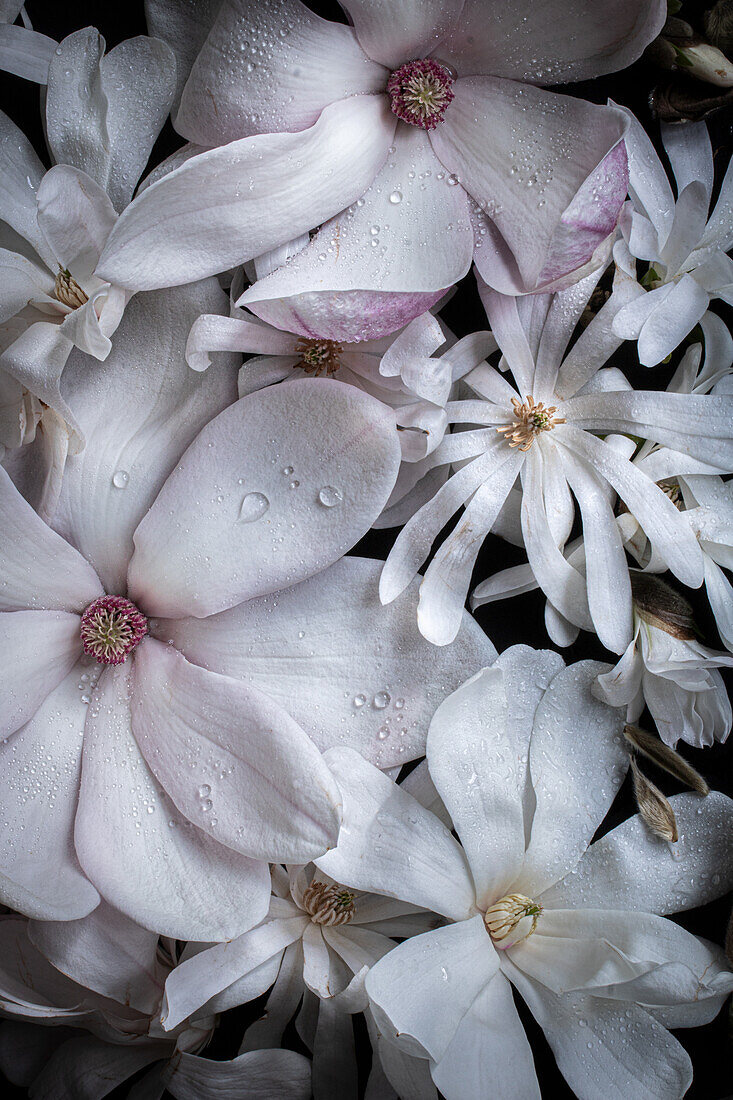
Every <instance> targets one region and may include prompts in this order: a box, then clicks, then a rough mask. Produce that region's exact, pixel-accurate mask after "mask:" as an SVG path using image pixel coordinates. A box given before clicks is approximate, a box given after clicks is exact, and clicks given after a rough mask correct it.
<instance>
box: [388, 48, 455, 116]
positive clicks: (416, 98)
mask: <svg viewBox="0 0 733 1100" xmlns="http://www.w3.org/2000/svg"><path fill="white" fill-rule="evenodd" d="M453 81H454V78H453V77H452V76H451V74H450V73H449V72H448V70H447V69H446V68H444V67H443V66H442V65H440V64H439V63H438V62H437V61H433V60H432V58H429V57H426V58H425V59H424V60H422V61H408V62H407V63H406V64H405V65H402V66H400V68H399V69H396V70H395V71H394V72H393V73H392V75H391V76H390V78H389V80H388V81H387V92H388V94H389V96H390V99H391V100H392V110H393V112H394V113H395V114H396V115H397V117H398V118H401V119H402V121H403V122H409V123H410V125H411V126H420V127H421V128H422V129H423V130H433V129H434V128H435V127H436V126H437V125H438V123H439V122H442V121H443V115H444V114H445V111H446V107H448V106H449V104H450V103H451V101H452V100H453V91H452V86H453Z"/></svg>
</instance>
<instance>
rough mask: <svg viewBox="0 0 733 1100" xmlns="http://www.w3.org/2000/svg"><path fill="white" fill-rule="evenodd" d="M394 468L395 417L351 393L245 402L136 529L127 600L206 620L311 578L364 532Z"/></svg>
mask: <svg viewBox="0 0 733 1100" xmlns="http://www.w3.org/2000/svg"><path fill="white" fill-rule="evenodd" d="M284 439H285V440H288V439H290V440H291V441H292V442H290V443H289V444H288V445H287V447H285V446H284V445H283V443H282V440H284ZM281 448H282V449H281ZM399 462H400V445H399V439H398V434H397V432H396V430H395V421H394V414H393V412H392V410H391V409H390V408H388V407H387V406H386V405H383V404H382V403H381V402H379V401H377V400H375V399H374V398H372V397H369V396H368V395H367V394H365V393H362V392H361V391H360V390H357V389H356V388H355V387H354V386H347V385H345V384H344V383H342V382H336V381H333V380H331V379H325V378H324V379H320V380H319V382H318V383H317V384H314V383H313V381H312V380H310V379H302V380H295V381H292V382H288V383H287V384H285V385H279V386H273V387H270V388H268V389H266V390H260V391H258V392H257V393H253V394H250V395H249V396H248V397H244V398H242V399H241V400H240V401H238V402H237V403H236V404H234V405H232V406H231V407H230V408H229V409H227V410H225V411H224V412H223V413H221V414H220V415H219V416H218V417H216V419H215V420H213V421H211V423H210V424H208V425H207V427H206V428H204V430H203V431H202V432H201V433H200V434H199V436H198V438H197V439H196V440H195V441H194V443H193V444H192V445H191V446H190V447H189V449H188V451H187V452H186V454H185V456H184V457H183V459H182V461H181V463H180V464H179V466H178V467H177V469H176V470H175V471H174V472H173V473H172V474H171V476H170V477H169V478H168V481H167V482H166V484H165V485H164V487H163V489H162V490H161V491H160V493H159V494H158V498H157V500H156V502H155V505H154V506H153V507H152V508H151V509H150V511H149V513H148V514H147V516H146V517H145V518H144V519H143V521H142V522H141V523H140V524H139V526H138V528H137V530H136V532H135V537H134V540H135V553H134V555H133V558H132V560H131V562H130V568H129V585H130V589H131V591H132V592H133V593H134V594H135V595H134V596H133V598H139V599H140V600H141V603H142V605H143V606H145V607H146V608H147V609H148V611H149V612H150V613H152V614H156V615H169V616H175V615H187V614H188V615H190V614H194V615H195V616H196V617H203V616H205V615H209V614H213V613H214V612H217V611H221V610H224V609H225V608H227V607H232V606H234V605H235V604H238V603H240V602H241V601H242V600H244V599H251V598H252V597H253V596H260V595H264V594H266V593H268V592H273V591H276V590H278V589H280V588H284V587H288V586H289V585H291V584H294V583H295V582H296V581H300V580H304V579H305V578H306V577H309V576H312V575H313V574H314V573H317V572H319V571H320V570H322V569H324V568H325V567H326V566H327V565H330V564H331V563H332V562H334V561H335V560H336V559H337V558H339V557H341V556H342V555H343V554H344V553H345V552H346V551H347V550H349V549H350V548H351V547H352V546H353V545H354V543H355V542H356V541H357V540H358V539H359V538H360V537H361V536H362V535H363V534H364V533H365V532H366V531H367V530H368V529H369V527H370V526H371V524H372V523H373V521H374V519H376V517H377V516H378V515H379V513H380V512H381V511H382V508H383V507H384V505H385V504H386V502H387V499H388V497H389V494H390V492H391V490H392V486H393V485H394V481H395V478H396V476H397V469H398V466H399ZM291 467H292V470H294V471H295V473H296V480H297V481H298V482H299V484H298V485H297V487H296V488H294V489H291V488H290V473H289V472H288V471H289V470H290V469H291ZM223 471H226V472H227V475H228V476H227V477H224V475H223ZM283 471H285V472H283ZM291 472H292V471H291ZM171 513H172V516H171ZM280 539H282V540H283V541H282V542H280Z"/></svg>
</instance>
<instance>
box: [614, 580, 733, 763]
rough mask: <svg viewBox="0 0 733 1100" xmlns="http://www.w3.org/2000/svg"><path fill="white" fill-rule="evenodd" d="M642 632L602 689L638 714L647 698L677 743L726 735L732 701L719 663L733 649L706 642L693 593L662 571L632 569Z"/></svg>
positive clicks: (729, 664)
mask: <svg viewBox="0 0 733 1100" xmlns="http://www.w3.org/2000/svg"><path fill="white" fill-rule="evenodd" d="M632 582H633V587H634V637H633V639H632V640H631V642H630V643H629V646H628V649H627V650H626V652H625V653H624V655H623V656H622V658H621V660H620V661H619V662H618V664H617V665H616V667H615V668H614V669H612V670H611V671H610V672H608V673H605V674H604V675H602V676H599V677H598V683H597V685H596V687H595V688H594V692H595V694H596V695H597V697H598V698H599V699H603V700H604V702H606V703H609V704H610V705H611V706H616V707H621V706H625V707H626V717H627V720H628V721H629V722H636V721H637V719H638V718H639V716H640V715H641V712H642V711H643V709H644V707H645V706H648V707H649V710H650V711H651V714H652V717H653V718H654V721H655V722H656V725H657V729H658V730H659V736H660V737H661V738H662V740H663V741H664V742H665V743H666V744H667V745H671V746H672V748H674V746H675V745H676V744H677V741H678V740H680V739H681V740H683V741H686V742H687V743H688V744H689V745H694V746H695V748H698V749H700V748H704V747H706V746H709V745H712V744H713V742H714V741H725V739H726V738H727V736H728V734H729V733H730V729H731V721H732V720H733V715H732V714H731V704H730V700H729V698H728V693H727V692H726V690H725V685H724V683H723V679H722V677H721V675H720V673H719V672H718V669H719V668H733V657H729V656H728V655H727V654H725V653H717V652H716V651H715V650H712V649H708V647H707V646H703V645H700V643H699V642H698V641H697V639H696V637H695V630H694V625H693V621H692V609H691V608H690V606H689V604H687V602H686V600H684V599H682V598H681V597H680V596H679V595H678V594H677V593H676V592H674V591H673V590H672V589H670V588H669V587H668V586H667V585H666V584H664V582H663V581H660V580H658V579H657V578H655V577H654V576H647V575H645V574H640V573H636V574H634V575H632Z"/></svg>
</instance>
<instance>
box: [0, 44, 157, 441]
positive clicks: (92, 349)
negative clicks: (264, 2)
mask: <svg viewBox="0 0 733 1100" xmlns="http://www.w3.org/2000/svg"><path fill="white" fill-rule="evenodd" d="M0 29H1V28H0ZM104 49H105V42H104V39H103V38H102V37H101V36H100V35H99V34H98V32H97V31H95V30H93V29H92V28H88V29H86V30H82V31H77V32H75V33H74V34H71V35H69V37H68V38H66V39H64V41H63V42H62V43H61V45H59V46H58V47H57V48H56V49H55V50H54V52H53V56H52V58H51V64H50V67H48V89H47V95H46V110H45V132H46V138H47V142H48V146H49V150H50V153H51V156H52V159H53V160H54V161H55V165H54V167H52V168H51V169H50V170H49V171H46V170H45V168H44V166H43V164H42V163H41V161H40V160H39V158H38V156H37V155H36V153H35V152H34V150H33V148H32V146H31V145H30V143H29V142H28V140H27V139H26V138H25V136H24V135H23V134H22V133H21V132H20V130H18V128H17V127H16V126H15V125H14V123H12V122H11V121H10V119H9V118H7V116H6V115H3V114H2V113H0V181H2V187H1V188H0V221H1V222H4V223H5V230H6V232H5V234H4V242H3V243H5V244H6V247H4V248H2V249H0V324H1V325H2V333H1V334H0V347H1V348H2V354H0V367H1V368H2V369H3V370H5V371H7V372H8V373H9V374H11V375H12V376H13V377H14V378H15V379H16V380H17V381H18V382H19V383H20V384H21V385H23V386H24V387H25V388H26V389H27V390H28V391H29V392H30V393H31V394H33V395H34V396H35V397H37V398H39V399H40V400H41V401H43V402H44V404H46V405H49V406H50V407H51V408H53V409H54V410H55V411H56V412H57V413H59V415H61V416H62V417H63V419H64V420H65V421H66V422H67V423H68V424H69V427H70V433H71V439H70V450H71V452H72V453H75V452H77V451H78V450H79V449H80V448H81V446H82V445H83V439H82V437H81V434H80V432H79V426H78V422H77V420H76V419H75V417H74V414H73V412H72V411H71V410H70V409H69V407H68V405H67V403H66V402H65V400H64V398H63V396H62V394H61V391H60V388H59V383H60V378H61V374H62V372H63V370H64V366H65V364H66V360H67V358H68V356H69V354H70V352H71V350H72V348H74V347H77V348H80V349H81V350H82V351H85V352H87V353H88V354H89V355H91V356H93V357H94V358H95V359H100V360H103V359H105V358H106V357H107V356H108V355H109V353H110V349H111V347H112V344H111V337H112V335H113V334H114V332H115V330H116V329H117V326H118V325H119V323H120V319H121V317H122V314H123V311H124V309H125V306H126V304H127V301H128V299H129V297H130V294H129V292H128V291H127V290H125V289H123V288H122V287H120V286H118V285H115V284H114V283H112V282H110V281H109V280H105V279H100V278H99V277H98V276H97V275H96V274H95V273H94V269H95V267H96V264H97V261H98V260H99V257H100V255H101V253H102V250H103V248H104V245H105V242H106V240H107V237H108V236H109V234H110V232H111V230H112V227H113V226H114V224H115V222H116V221H117V217H118V213H119V211H120V210H122V209H123V208H124V207H125V206H126V205H127V203H129V201H130V199H131V198H132V192H133V189H134V187H135V183H136V182H137V179H138V178H139V176H140V174H141V173H142V171H143V169H144V168H145V165H146V163H147V161H148V157H149V155H150V151H151V149H152V147H153V143H154V141H155V139H156V137H157V136H158V133H159V131H160V129H161V127H162V126H163V123H164V122H165V119H166V115H167V113H168V111H169V109H170V104H171V101H172V95H173V90H174V84H175V76H174V70H175V61H174V58H173V56H172V54H171V51H170V49H169V48H168V47H167V46H166V45H165V43H163V42H160V41H157V40H156V39H153V38H144V37H140V38H134V39H129V40H128V41H126V42H122V43H120V45H119V46H117V47H116V48H115V49H113V50H111V51H110V53H108V54H107V55H106V56H105V54H104ZM142 83H144V86H145V95H144V96H143V97H141V96H140V85H141V84H142ZM16 242H18V243H16Z"/></svg>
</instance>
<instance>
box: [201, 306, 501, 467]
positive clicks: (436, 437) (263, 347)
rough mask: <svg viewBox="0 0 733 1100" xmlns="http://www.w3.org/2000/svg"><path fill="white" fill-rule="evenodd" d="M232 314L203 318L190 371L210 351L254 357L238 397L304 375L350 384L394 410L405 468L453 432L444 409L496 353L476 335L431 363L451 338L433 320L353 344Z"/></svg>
mask: <svg viewBox="0 0 733 1100" xmlns="http://www.w3.org/2000/svg"><path fill="white" fill-rule="evenodd" d="M232 312H233V316H232V317H231V318H227V317H220V316H207V315H204V316H202V317H199V318H197V320H196V321H195V323H194V325H193V328H192V329H191V333H190V336H189V338H188V344H187V345H186V359H187V360H188V364H189V366H191V367H193V369H194V370H205V369H206V368H207V367H208V366H209V363H210V359H209V354H208V353H209V352H210V351H212V350H218V351H222V350H224V351H237V352H243V353H245V354H248V355H254V358H252V359H249V360H248V361H247V362H246V363H245V364H244V366H243V367H242V370H241V372H240V388H239V393H240V396H244V394H245V393H251V392H253V391H254V390H256V389H261V388H262V387H263V386H269V385H272V384H273V383H276V382H282V381H284V380H286V379H289V378H299V377H303V376H309V377H312V378H337V379H338V380H339V381H340V382H347V383H348V384H349V385H352V386H356V387H357V388H358V389H360V390H364V391H365V392H366V393H370V394H371V395H372V396H373V397H376V398H378V399H379V400H380V401H382V402H383V403H384V404H385V405H389V406H390V408H392V409H394V410H395V413H396V419H397V424H398V427H399V429H400V444H401V446H402V458H403V460H404V461H405V462H418V461H420V460H421V459H424V458H426V457H427V455H429V454H430V453H431V452H432V451H434V450H435V448H436V447H437V446H438V444H439V443H440V441H441V439H442V438H443V435H444V433H445V429H446V427H447V423H448V420H447V417H446V414H445V411H444V409H445V404H446V401H447V400H448V397H449V395H450V393H451V388H452V386H453V384H454V382H456V381H457V380H458V379H459V378H462V377H463V376H464V375H465V374H467V373H468V372H469V371H470V370H473V368H474V367H476V366H478V364H479V363H480V362H481V361H482V360H483V359H485V357H486V356H487V355H488V354H489V353H490V352H492V351H494V350H495V349H496V341H495V340H494V339H493V337H492V336H491V334H490V333H488V332H477V333H473V334H472V335H470V336H467V337H466V338H465V339H463V340H459V341H457V342H455V343H452V346H449V347H448V348H447V350H444V351H443V352H442V354H440V355H438V356H436V357H433V356H434V353H435V352H436V351H438V349H439V348H444V349H445V345H446V340H447V336H446V333H445V332H444V330H443V327H442V326H441V324H440V322H439V321H438V320H437V319H436V318H435V317H433V315H432V314H431V313H423V314H421V315H420V316H419V317H416V318H415V319H414V320H413V321H410V323H409V324H408V325H407V326H406V327H405V328H404V329H403V330H402V331H401V332H399V333H394V334H393V335H392V336H389V337H385V338H383V339H381V340H369V341H361V342H360V343H349V342H346V341H341V342H338V341H335V340H329V339H323V338H321V337H320V336H318V335H317V334H315V333H314V334H312V335H311V336H308V337H303V336H299V335H297V334H296V333H291V332H289V331H283V330H282V329H281V328H279V327H273V326H271V325H269V324H266V323H265V322H263V321H262V320H260V318H258V317H256V316H254V315H253V314H251V313H249V312H248V311H247V310H243V309H238V308H237V307H236V306H235V307H233V311H232Z"/></svg>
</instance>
